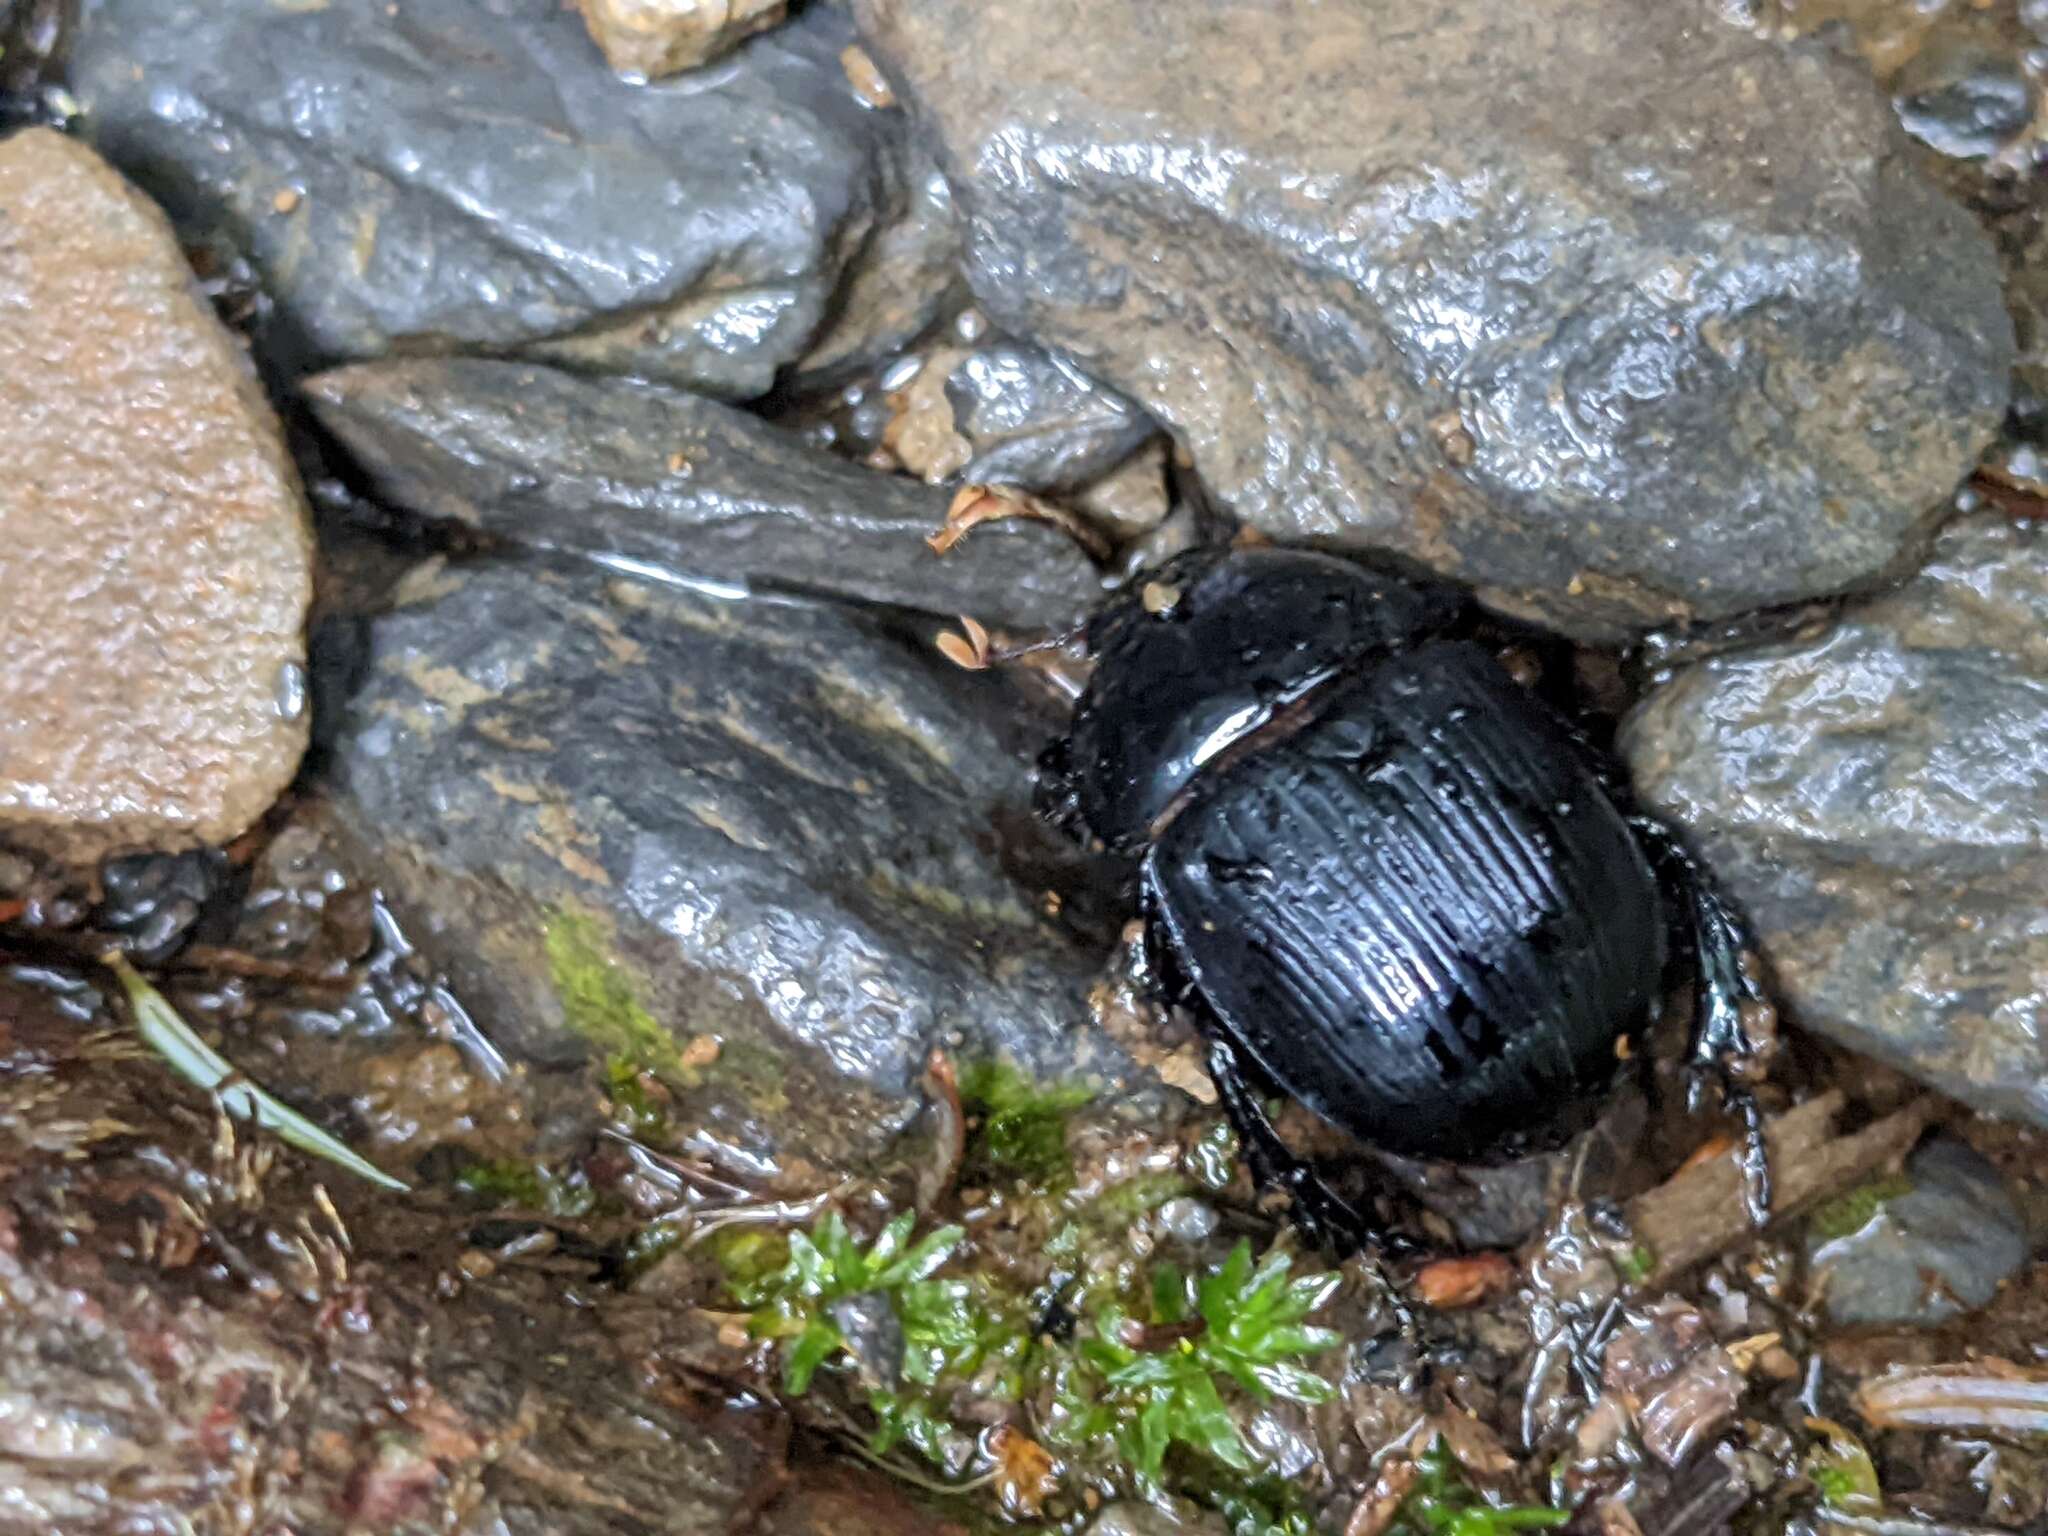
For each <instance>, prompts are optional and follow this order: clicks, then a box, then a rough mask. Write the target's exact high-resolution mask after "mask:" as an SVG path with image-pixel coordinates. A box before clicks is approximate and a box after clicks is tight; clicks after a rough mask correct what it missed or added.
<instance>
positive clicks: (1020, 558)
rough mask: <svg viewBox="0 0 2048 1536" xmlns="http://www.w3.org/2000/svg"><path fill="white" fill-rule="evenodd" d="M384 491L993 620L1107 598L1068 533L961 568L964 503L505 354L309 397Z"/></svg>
mask: <svg viewBox="0 0 2048 1536" xmlns="http://www.w3.org/2000/svg"><path fill="white" fill-rule="evenodd" d="M307 392H308V395H309V397H310V398H311V400H312V402H313V404H314V407H315V409H316V410H317V411H318V413H319V415H320V417H321V420H322V421H323V422H324V423H325V424H326V425H327V426H328V428H329V429H330V430H332V431H333V432H334V433H335V434H336V435H337V436H338V437H340V438H341V440H342V441H343V442H344V443H346V444H347V445H348V447H349V448H350V449H351V450H352V451H353V452H354V453H355V455H356V457H357V458H358V460H359V461H360V462H361V463H362V465H363V466H364V467H365V469H366V470H367V471H368V473H369V475H370V477H371V479H372V480H373V481H374V483H375V484H376V487H377V489H378V492H379V494H381V495H383V496H385V497H387V498H388V499H390V500H391V501H393V502H395V503H397V504H399V505H401V506H405V507H410V508H414V509H417V510H418V511H421V512H423V513H425V514H426V515H428V516H430V517H438V518H447V519H453V520H455V521H458V522H462V523H466V524H469V525H471V526H473V527H477V528H481V529H484V530H486V531H487V532H490V533H492V534H495V535H498V536H500V537H503V538H506V539H509V540H512V541H514V542H517V543H521V544H531V545H537V546H541V547H553V548H560V549H566V550H572V551H574V552H576V553H578V554H584V555H592V556H597V557H600V558H604V559H610V560H613V561H622V562H632V563H634V564H635V565H638V566H650V567H657V568H659V569H661V570H664V571H670V572H677V573H683V574H687V575H690V576H695V577H699V578H706V579H711V580H724V581H732V580H739V581H744V582H750V583H755V584H759V585H762V586H766V587H770V588H776V587H780V588H783V589H789V588H795V589H801V590H807V591H815V592H823V593H828V594H832V595H835V596H841V597H852V598H861V599H866V600H868V601H872V602H884V603H896V604H901V605H904V606H907V607H914V608H921V609H924V610H926V611H928V612H932V613H939V614H946V615H952V614H956V613H971V614H974V615H975V616H976V617H978V618H980V619H982V620H984V621H985V622H987V623H992V624H1019V625H1032V624H1051V623H1057V622H1061V621H1063V620H1066V619H1068V618H1071V617H1072V616H1073V615H1075V614H1076V613H1078V612H1080V611H1082V610H1083V609H1085V608H1086V607H1087V606H1088V605H1089V604H1090V603H1091V602H1092V601H1094V600H1095V598H1096V596H1097V595H1098V594H1099V592H1100V583H1099V581H1098V579H1097V577H1096V574H1095V571H1094V568H1093V567H1092V566H1091V565H1090V563H1089V561H1088V559H1087V557H1086V556H1085V555H1083V554H1082V553H1081V552H1080V550H1079V549H1078V548H1076V547H1075V545H1074V544H1073V543H1072V541H1071V540H1069V539H1067V538H1066V537H1065V536H1064V535H1063V534H1061V533H1059V532H1058V531H1057V530H1055V529H1052V528H1048V527H1044V526H1039V525H1029V524H1025V523H1022V522H1013V523H1010V524H1007V525H998V526H996V527H992V528H990V529H988V530H986V532H988V533H989V534H990V535H991V536H990V537H989V538H988V539H987V540H986V542H982V541H981V539H980V536H979V535H977V537H976V539H975V540H972V541H969V542H968V543H967V544H963V545H962V546H961V547H960V548H959V549H957V550H955V551H953V552H952V553H950V554H948V555H946V556H945V557H944V558H941V557H939V556H937V555H935V554H933V553H932V551H931V549H930V547H929V546H928V545H927V544H926V543H925V539H926V537H927V536H928V535H930V534H932V533H934V532H936V531H937V530H938V529H939V528H940V527H941V526H942V525H943V523H944V522H945V516H946V505H947V502H948V500H949V497H948V496H947V494H946V493H945V492H944V491H940V490H935V489H931V488H928V487H924V486H919V485H914V484H912V483H911V482H910V481H908V480H905V479H903V478H901V477H899V476H884V475H878V474H875V473H873V472H871V471H868V470H865V469H861V468H858V467H856V466H854V465H850V464H848V463H846V462H845V461H844V460H842V459H838V458H835V457H832V456H831V455H829V454H826V453H822V452H820V451H818V450H816V449H812V448H809V447H807V446H805V445H804V444H803V443H801V442H799V441H798V440H797V439H795V438H793V437H790V436H788V435H786V434H784V433H782V432H781V431H779V430H777V429H776V428H774V427H771V426H768V425H766V424H764V423H762V422H761V421H759V420H758V419H757V418H755V417H752V416H749V415H746V414H744V413H742V412H740V411H737V410H734V409H732V408H731V407H729V406H724V405H720V404H718V403H717V402H715V401H710V400H705V399H703V398H701V397H698V396H694V395H687V394H683V393H681V392H680V391H676V390H672V389H665V388H663V387H661V386H659V385H653V384H642V383H636V382H631V381H626V380H616V379H610V380H601V379H587V378H582V377H579V376H577V375H573V374H567V373H562V372H560V371H557V370H554V369H549V368H537V367H532V366H529V365H526V364H520V363H506V362H495V361H489V360H485V359H421V360H417V361H401V362H390V363H369V364H359V365H357V366H354V367H350V368H343V369H338V370H335V371H333V372H330V373H326V374H322V375H320V376H319V377H317V378H315V379H313V380H312V381H311V382H310V383H309V384H308V386H307Z"/></svg>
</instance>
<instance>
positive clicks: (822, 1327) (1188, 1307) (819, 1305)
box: [713, 1185, 1464, 1536]
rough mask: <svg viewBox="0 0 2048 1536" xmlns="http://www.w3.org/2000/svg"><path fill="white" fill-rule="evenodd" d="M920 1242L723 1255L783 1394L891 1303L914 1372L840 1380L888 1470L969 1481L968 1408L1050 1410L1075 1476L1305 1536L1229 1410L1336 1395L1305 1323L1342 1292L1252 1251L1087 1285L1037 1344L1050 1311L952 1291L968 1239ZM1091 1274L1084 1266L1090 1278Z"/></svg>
mask: <svg viewBox="0 0 2048 1536" xmlns="http://www.w3.org/2000/svg"><path fill="white" fill-rule="evenodd" d="M1183 1187H1184V1185H1183ZM1071 1225H1072V1224H1071V1223H1070V1226H1071ZM913 1230H914V1218H912V1217H911V1216H909V1215H902V1216H898V1217H897V1218H896V1219H895V1220H894V1221H892V1222H890V1223H889V1225H888V1226H887V1227H886V1228H884V1229H883V1231H882V1233H881V1235H880V1236H879V1237H877V1238H876V1239H875V1240H874V1241H873V1243H871V1244H868V1245H866V1246H863V1245H862V1243H861V1242H860V1241H859V1240H858V1239H856V1238H855V1236H854V1235H853V1234H852V1233H851V1232H850V1231H848V1229H847V1226H846V1222H845V1220H844V1218H843V1217H842V1216H841V1215H840V1214H839V1213H838V1212H837V1211H829V1212H827V1213H826V1214H825V1215H824V1216H823V1217H822V1218H821V1219H820V1220H819V1222H818V1223H817V1224H816V1225H815V1227H814V1228H813V1229H812V1230H811V1231H810V1232H808V1233H805V1232H791V1233H788V1234H787V1235H786V1236H785V1235H783V1234H778V1233H772V1232H766V1231H762V1230H760V1229H752V1230H749V1231H746V1232H744V1233H742V1232H738V1231H732V1232H725V1233H720V1234H718V1236H717V1237H716V1238H714V1239H713V1252H714V1253H715V1254H716V1256H717V1258H718V1262H719V1263H720V1265H721V1266H722V1268H723V1270H724V1272H725V1279H726V1288H727V1290H728V1291H729V1293H730V1294H731V1295H732V1296H733V1297H734V1299H735V1300H736V1301H737V1302H738V1303H739V1304H740V1305H741V1306H743V1307H745V1308H747V1309H748V1310H749V1329H750V1331H751V1332H752V1333H753V1334H754V1336H755V1337H757V1338H762V1339H770V1340H774V1341H775V1343H776V1347H777V1348H778V1350H779V1351H780V1352H781V1361H782V1381H783V1388H784V1390H785V1391H786V1392H788V1393H790V1394H791V1395H798V1394H801V1393H803V1392H805V1391H807V1390H808V1389H809V1388H810V1387H811V1385H812V1383H813V1380H814V1378H815V1377H816V1376H817V1374H818V1372H819V1371H820V1370H821V1369H828V1368H836V1366H837V1362H838V1360H839V1357H840V1356H841V1355H842V1354H853V1353H854V1352H855V1351H854V1349H853V1348H852V1347H851V1346H850V1345H849V1341H848V1340H847V1338H846V1336H845V1335H844V1333H843V1332H842V1331H841V1328H840V1326H839V1323H838V1322H837V1321H835V1317H834V1313H835V1304H836V1303H838V1302H841V1301H843V1300H847V1299H850V1298H853V1297H862V1298H868V1299H873V1298H877V1297H879V1298H882V1299H885V1300H886V1301H887V1303H888V1306H889V1308H890V1310H891V1312H892V1313H893V1314H894V1319H895V1322H896V1324H897V1326H898V1328H899V1329H900V1332H901V1335H902V1355H901V1359H900V1362H898V1361H891V1362H886V1363H885V1364H886V1365H888V1366H893V1367H894V1369H893V1370H890V1369H884V1370H882V1371H879V1372H877V1371H874V1370H870V1369H867V1368H866V1367H869V1366H871V1365H874V1364H876V1362H872V1361H865V1360H862V1361H859V1362H858V1364H859V1365H861V1366H862V1367H863V1368H862V1369H860V1370H859V1371H857V1372H855V1371H847V1372H844V1373H843V1374H842V1378H841V1379H842V1380H846V1379H848V1378H851V1379H854V1380H857V1381H858V1382H859V1384H860V1388H861V1390H862V1391H863V1392H864V1394H865V1398H866V1402H867V1406H868V1408H869V1410H870V1412H872V1414H873V1415H874V1420H875V1429H874V1432H873V1435H872V1438H871V1439H870V1442H869V1447H870V1450H871V1451H872V1452H873V1453H874V1454H876V1455H880V1454H882V1453H884V1452H887V1451H888V1450H890V1449H891V1448H892V1447H894V1446H896V1445H897V1444H899V1443H902V1444H908V1445H910V1446H912V1447H914V1448H915V1449H917V1450H918V1451H919V1452H921V1453H922V1454H923V1455H924V1456H925V1457H927V1458H928V1459H929V1460H930V1461H932V1462H934V1463H936V1464H937V1465H939V1466H941V1467H943V1468H945V1469H946V1470H947V1471H948V1472H957V1471H959V1470H960V1464H961V1462H962V1461H963V1460H964V1459H965V1458H966V1456H967V1455H969V1454H971V1448H972V1443H973V1438H974V1437H973V1435H972V1434H971V1433H969V1432H967V1431H966V1430H964V1429H963V1427H962V1426H960V1425H958V1424H956V1423H954V1422H953V1420H952V1418H951V1413H952V1405H953V1402H954V1400H955V1399H956V1398H957V1397H960V1396H962V1395H965V1396H970V1397H972V1398H974V1399H977V1400H980V1401H983V1402H987V1401H990V1400H996V1401H1015V1400H1018V1399H1022V1398H1027V1397H1034V1396H1036V1395H1037V1394H1039V1393H1041V1392H1045V1393H1049V1395H1050V1398H1051V1404H1052V1412H1051V1413H1050V1414H1049V1415H1048V1416H1047V1418H1046V1419H1045V1421H1044V1422H1043V1423H1042V1424H1040V1425H1039V1426H1037V1427H1036V1428H1035V1429H1034V1431H1033V1433H1034V1434H1035V1435H1036V1436H1038V1437H1039V1438H1041V1439H1043V1440H1044V1441H1045V1443H1046V1444H1047V1445H1051V1446H1056V1447H1057V1448H1058V1449H1059V1452H1060V1454H1061V1455H1063V1456H1065V1457H1067V1458H1069V1465H1070V1466H1073V1465H1081V1466H1089V1467H1092V1468H1093V1469H1094V1475H1096V1476H1099V1477H1102V1478H1106V1479H1107V1480H1108V1481H1110V1482H1114V1483H1117V1484H1119V1485H1121V1486H1123V1487H1126V1488H1128V1489H1130V1490H1132V1491H1137V1492H1146V1493H1149V1492H1156V1491H1160V1490H1163V1489H1165V1488H1166V1487H1167V1486H1168V1485H1169V1463H1170V1464H1171V1474H1170V1475H1171V1479H1172V1485H1173V1486H1174V1487H1176V1488H1178V1489H1180V1490H1182V1491H1186V1492H1188V1493H1190V1494H1191V1495H1192V1496H1194V1497H1196V1498H1198V1499H1200V1500H1201V1501H1202V1502H1204V1503H1206V1504H1207V1505H1208V1506H1209V1507H1211V1508H1214V1509H1217V1510H1218V1511H1220V1512H1222V1513H1224V1514H1225V1516H1226V1518H1227V1519H1228V1521H1229V1523H1230V1526H1231V1530H1232V1533H1233V1536H1307V1533H1308V1529H1309V1521H1308V1517H1307V1515H1306V1514H1305V1513H1304V1512H1303V1511H1302V1509H1301V1508H1300V1506H1299V1500H1298V1498H1297V1496H1296V1493H1295V1490H1293V1489H1292V1488H1290V1487H1288V1486H1286V1485H1284V1484H1278V1483H1275V1482H1274V1481H1273V1480H1272V1479H1270V1478H1268V1477H1266V1476H1265V1474H1266V1473H1267V1471H1268V1469H1267V1467H1266V1465H1265V1463H1264V1461H1263V1460H1262V1458H1261V1457H1260V1456H1259V1455H1258V1454H1257V1453H1256V1452H1255V1451H1254V1450H1253V1449H1252V1448H1251V1447H1250V1446H1249V1445H1247V1444H1246V1443H1245V1440H1244V1438H1243V1437H1242V1435H1241V1434H1240V1433H1239V1431H1238V1428H1237V1423H1236V1418H1235V1416H1234V1415H1233V1413H1232V1410H1231V1407H1230V1404H1229V1401H1228V1400H1227V1394H1231V1393H1237V1392H1242V1393H1246V1394H1249V1395H1250V1396H1252V1397H1253V1398H1255V1399H1257V1400H1259V1401H1262V1402H1263V1401H1270V1400H1272V1399H1274V1398H1285V1399H1288V1400H1290V1401H1293V1402H1300V1403H1321V1402H1327V1401H1328V1400H1329V1399H1330V1398H1331V1397H1332V1396H1333V1395H1334V1390H1335V1389H1334V1388H1333V1387H1332V1386H1331V1385H1330V1383H1329V1382H1328V1381H1327V1380H1325V1379H1324V1378H1323V1377H1322V1376H1319V1375H1317V1374H1316V1373H1314V1372H1313V1371H1311V1370H1309V1369H1308V1368H1307V1367H1306V1365H1305V1364H1304V1363H1303V1362H1304V1361H1306V1360H1307V1359H1309V1358H1310V1357H1312V1356H1314V1355H1318V1354H1321V1353H1322V1352H1324V1351H1326V1350H1328V1349H1330V1348H1332V1347H1334V1346H1335V1345H1336V1344H1337V1343H1338V1342H1339V1336H1338V1335H1337V1334H1336V1333H1335V1332H1333V1331H1332V1330H1330V1329H1327V1328H1320V1327H1316V1326H1313V1325H1312V1324H1310V1323H1309V1321H1308V1318H1309V1317H1310V1316H1311V1314H1313V1313H1315V1312H1316V1311H1317V1310H1318V1309H1320V1308H1321V1307H1322V1306H1323V1305H1324V1304H1325V1303H1326V1302H1327V1301H1328V1300H1329V1299H1330V1297H1331V1295H1332V1294H1333V1293H1334V1292H1335V1291H1336V1289H1337V1287H1338V1285H1339V1283H1340V1279H1339V1276H1337V1275H1336V1274H1334V1273H1328V1272H1325V1273H1313V1274H1297V1273H1295V1267H1294V1261H1293V1259H1292V1258H1291V1257H1289V1256H1288V1255H1287V1254H1285V1253H1273V1254H1269V1255H1268V1256H1267V1257H1266V1258H1265V1259H1264V1260H1263V1261H1255V1260H1254V1257H1253V1254H1252V1248H1251V1245H1250V1243H1248V1242H1241V1243H1239V1244H1238V1245H1237V1247H1236V1248H1235V1249H1234V1250H1233V1251H1232V1252H1231V1254H1230V1256H1229V1258H1228V1259H1227V1260H1225V1262H1224V1263H1223V1264H1222V1265H1221V1266H1220V1267H1219V1268H1217V1269H1216V1270H1214V1271H1213V1272H1211V1273H1207V1274H1201V1275H1187V1274H1184V1273H1183V1272H1182V1271H1181V1270H1179V1269H1177V1268H1175V1267H1173V1266H1171V1265H1158V1266H1155V1267H1153V1268H1151V1269H1149V1270H1148V1269H1146V1268H1145V1267H1144V1266H1142V1265H1133V1266H1122V1265H1111V1266H1099V1267H1094V1268H1092V1269H1091V1268H1086V1267H1085V1266H1084V1267H1083V1268H1084V1272H1085V1273H1086V1274H1087V1275H1088V1276H1089V1278H1088V1279H1087V1280H1085V1281H1084V1282H1082V1283H1081V1285H1080V1286H1079V1288H1078V1289H1075V1290H1072V1291H1069V1292H1067V1293H1065V1294H1063V1296H1062V1298H1061V1305H1062V1306H1063V1307H1064V1308H1066V1309H1068V1310H1070V1311H1071V1312H1072V1313H1074V1314H1075V1315H1076V1319H1077V1320H1076V1322H1075V1324H1074V1327H1073V1328H1072V1330H1071V1332H1066V1331H1062V1330H1060V1329H1056V1328H1055V1329H1052V1330H1050V1331H1049V1332H1047V1333H1045V1334H1043V1335H1039V1334H1037V1333H1036V1328H1037V1326H1038V1324H1037V1319H1039V1318H1040V1317H1041V1316H1042V1315H1044V1313H1045V1310H1046V1307H1047V1305H1048V1298H1047V1297H1046V1296H1044V1295H1042V1294H1035V1293H1034V1294H1024V1293H1023V1292H1022V1291H1021V1290H1019V1289H1016V1288H1013V1287H1011V1286H1009V1285H1008V1284H1006V1283H1005V1282H1004V1281H1002V1280H1001V1279H1000V1278H999V1276H998V1274H997V1273H994V1272H991V1273H987V1274H984V1273H979V1272H971V1273H968V1274H965V1275H960V1274H942V1273H940V1271H942V1270H943V1269H944V1268H945V1266H946V1265H947V1263H948V1262H949V1261H950V1260H951V1259H952V1258H953V1257H954V1255H955V1253H956V1251H957V1249H958V1248H959V1245H960V1244H961V1242H962V1241H963V1237H964V1234H963V1232H962V1230H961V1229H960V1228H959V1227H944V1228H941V1229H940V1230H938V1231H935V1232H933V1233H931V1234H930V1235H929V1236H927V1237H925V1238H923V1239H922V1240H921V1241H916V1242H913V1241H912V1233H913ZM1080 1257H1081V1256H1080V1254H1079V1253H1078V1251H1077V1252H1076V1254H1074V1255H1073V1256H1072V1258H1073V1260H1074V1261H1075V1262H1076V1263H1077V1264H1078V1262H1079V1259H1080ZM1176 1448H1178V1452H1179V1454H1176ZM905 1475H908V1474H907V1473H906V1474H905ZM1460 1536H1464V1533H1460Z"/></svg>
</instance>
